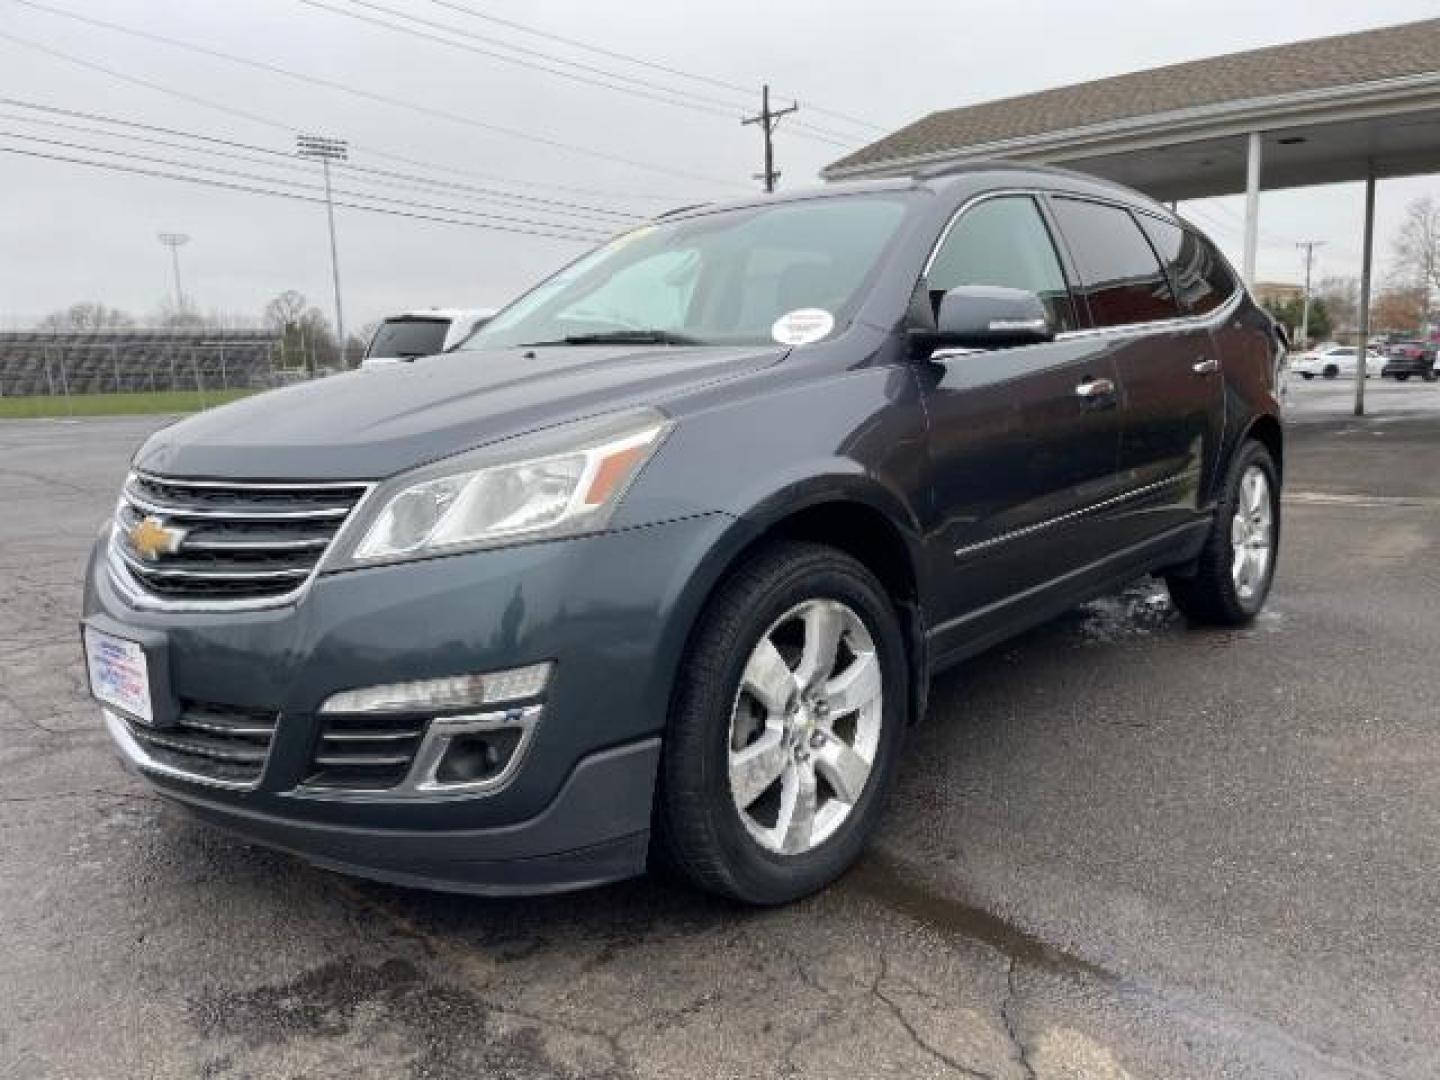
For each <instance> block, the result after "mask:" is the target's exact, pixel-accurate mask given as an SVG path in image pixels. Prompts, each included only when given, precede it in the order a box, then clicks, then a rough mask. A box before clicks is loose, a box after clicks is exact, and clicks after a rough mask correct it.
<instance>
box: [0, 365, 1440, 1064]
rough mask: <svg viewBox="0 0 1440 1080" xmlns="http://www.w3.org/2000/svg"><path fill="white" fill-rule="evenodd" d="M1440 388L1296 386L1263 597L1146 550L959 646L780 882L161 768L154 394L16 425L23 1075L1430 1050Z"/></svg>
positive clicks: (8, 914) (15, 1043)
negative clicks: (397, 840) (824, 855)
mask: <svg viewBox="0 0 1440 1080" xmlns="http://www.w3.org/2000/svg"><path fill="white" fill-rule="evenodd" d="M1435 389H1436V388H1431V387H1424V386H1416V387H1398V386H1393V385H1386V386H1376V387H1374V388H1372V389H1371V390H1370V391H1369V393H1370V398H1371V404H1372V407H1373V408H1374V409H1375V410H1376V413H1377V414H1376V415H1375V416H1374V417H1372V418H1369V419H1366V420H1363V421H1356V420H1353V419H1352V418H1350V417H1349V416H1348V415H1347V414H1346V411H1345V406H1346V396H1347V394H1348V393H1349V387H1348V385H1347V384H1339V385H1323V386H1312V385H1310V384H1305V385H1301V386H1297V387H1294V388H1292V392H1291V407H1292V420H1293V426H1292V430H1291V433H1290V439H1291V442H1290V450H1289V457H1290V461H1289V476H1288V487H1287V504H1286V508H1285V515H1284V528H1285V535H1284V540H1283V550H1282V556H1281V562H1280V571H1279V577H1278V580H1277V583H1276V587H1275V592H1274V595H1273V597H1272V600H1271V604H1270V607H1269V610H1268V611H1267V612H1266V613H1265V615H1264V616H1263V617H1262V618H1261V619H1260V620H1259V621H1258V622H1257V623H1256V624H1255V625H1254V626H1253V627H1251V628H1248V629H1245V630H1242V631H1238V632H1211V631H1199V630H1194V629H1191V628H1188V627H1187V626H1185V625H1184V623H1183V622H1182V621H1181V620H1180V619H1179V618H1178V617H1177V616H1176V615H1175V614H1174V612H1173V611H1172V610H1171V609H1170V608H1169V606H1168V604H1167V602H1166V601H1165V599H1164V595H1163V590H1160V589H1159V588H1158V587H1157V586H1156V585H1155V584H1154V583H1153V582H1149V581H1144V582H1138V583H1136V584H1135V585H1134V586H1132V587H1131V588H1129V589H1127V590H1125V591H1124V592H1122V593H1120V594H1118V595H1116V596H1113V597H1108V598H1106V599H1104V600H1101V601H1098V602H1096V603H1094V604H1091V605H1088V606H1086V607H1084V608H1082V609H1079V610H1077V611H1075V612H1073V613H1071V614H1069V615H1067V616H1065V617H1063V618H1061V619H1059V620H1057V621H1056V622H1054V623H1052V624H1050V625H1048V626H1046V627H1044V628H1042V629H1039V630H1037V631H1035V632H1033V633H1031V634H1029V635H1027V636H1025V637H1024V638H1021V639H1019V640H1017V641H1014V642H1012V643H1010V644H1008V645H1005V646H1002V647H1000V648H998V649H996V650H994V651H992V652H990V653H988V654H986V655H985V656H983V657H981V658H979V659H977V660H975V661H973V662H971V663H969V664H967V665H965V666H964V667H962V668H960V669H958V670H956V671H952V672H949V673H947V674H946V675H944V676H942V677H941V678H940V679H939V680H938V681H937V684H936V687H935V691H934V695H933V704H932V708H931V715H930V717H929V718H928V720H927V721H926V723H925V724H923V725H922V726H921V727H919V728H917V729H916V730H915V731H914V732H913V734H912V736H911V738H910V740H909V744H908V748H907V751H906V757H907V761H906V765H905V768H904V770H903V776H902V779H901V781H900V785H899V790H898V793H897V797H896V798H895V799H894V800H893V802H892V804H891V807H890V809H889V812H888V814H887V816H886V818H885V821H884V825H883V828H882V830H881V835H880V837H879V839H878V841H877V842H876V844H875V845H874V847H873V849H872V851H871V853H870V854H869V855H868V856H867V858H866V859H865V860H864V861H863V862H862V863H861V864H860V865H859V866H858V867H857V868H856V869H855V871H854V872H852V873H851V874H850V875H849V876H848V877H846V878H845V879H844V880H843V881H841V882H840V883H839V884H838V885H836V886H835V887H834V888H832V889H830V890H829V891H827V892H826V893H824V894H822V895H820V896H817V897H814V898H812V899H810V900H808V901H805V902H803V903H800V904H796V905H794V906H792V907H789V908H786V909H783V910H777V911H764V912H756V911H749V910H743V909H738V908H736V907H734V906H732V905H729V904H726V903H722V902H719V901H715V900H711V899H708V898H705V897H701V896H698V895H695V894H693V893H690V892H687V891H685V890H684V889H682V888H679V887H677V886H675V885H673V884H671V883H668V882H664V881H658V880H651V879H642V880H637V881H633V882H627V883H625V884H621V885H616V886H612V887H609V888H605V889H601V890H597V891H593V892H588V893H581V894H576V895H572V896H565V897H553V898H547V899H541V900H526V901H507V902H499V901H482V900H475V899H469V898H464V897H453V896H444V895H439V894H433V893H424V892H415V891H407V890H403V889H399V888H391V887H386V886H380V885H374V884H369V883H365V882H359V881H353V880H348V879H345V878H342V877H338V876H335V875H333V874H330V873H327V872H324V871H320V870H316V869H312V868H310V867H308V866H306V865H305V864H303V863H300V862H298V861H295V860H293V859H291V858H289V857H287V856H284V855H279V854H275V853H272V852H268V851H265V850H263V849H260V848H255V847H250V846H247V845H246V844H244V843H241V842H239V841H236V840H233V839H231V838H229V837H227V836H224V835H221V834H218V833H215V832H212V831H211V830H209V829H208V828H206V827H204V826H202V825H200V824H198V823H195V822H193V821H191V820H190V819H188V818H187V817H186V816H185V815H184V814H183V813H182V812H180V811H179V810H177V809H174V808H172V807H171V806H170V805H168V804H166V803H162V802H161V801H159V800H158V799H156V798H155V797H153V796H151V795H150V794H149V793H148V792H147V791H146V789H145V787H144V786H143V785H142V784H140V783H138V782H137V781H135V780H134V779H132V778H131V777H129V776H128V774H126V773H125V772H124V771H122V770H121V768H120V767H119V765H118V764H117V762H116V760H115V759H114V757H113V755H112V753H111V751H110V749H109V747H108V745H107V744H106V740H105V737H104V735H103V733H102V732H101V730H100V726H99V723H98V719H97V716H96V711H95V709H94V708H93V707H92V706H91V705H90V704H89V703H88V702H87V700H86V697H85V688H84V677H83V673H82V670H81V664H80V657H79V645H78V634H77V630H76V618H77V612H78V607H79V601H80V575H81V571H82V567H83V562H84V558H85V553H86V551H87V549H88V547H89V544H90V542H91V539H92V537H93V536H94V534H95V531H96V529H97V528H98V526H99V525H100V523H101V521H102V519H103V518H104V517H105V515H106V513H107V511H108V510H109V509H110V507H111V506H112V504H113V501H114V496H115V491H116V488H117V485H118V483H119V481H120V479H121V476H122V474H123V472H124V468H125V463H126V461H127V459H128V456H129V453H130V452H131V450H132V449H133V448H134V447H135V446H136V445H137V444H138V443H139V441H140V440H141V439H142V438H143V437H144V436H145V435H146V434H147V433H148V432H149V431H150V430H152V429H153V428H154V427H155V426H158V423H159V421H157V420H144V419H142V420H134V419H124V420H121V419H116V420H92V421H86V422H80V423H61V422H45V421H31V422H11V423H4V424H0V507H3V508H4V511H5V512H4V513H3V514H0V582H3V585H4V588H3V589H0V926H3V929H4V948H3V950H0V1078H6V1080H8V1078H10V1077H17V1078H21V1077H23V1078H29V1077H67V1078H71V1077H73V1078H87V1080H88V1078H102V1077H105V1078H108V1077H138V1076H145V1077H153V1078H168V1077H215V1078H222V1077H223V1078H239V1077H302V1076H304V1077H322V1076H342V1075H343V1076H348V1077H396V1076H413V1077H435V1078H448V1077H514V1078H529V1077H614V1078H629V1077H695V1076H704V1077H707V1078H728V1077H817V1078H838V1077H846V1078H863V1077H903V1078H919V1077H986V1078H994V1080H1012V1078H1013V1080H1023V1078H1036V1080H1049V1078H1106V1080H1110V1078H1122V1077H1133V1078H1141V1077H1157V1078H1160V1077H1164V1078H1171V1077H1197V1078H1198V1077H1227V1078H1229V1077H1304V1078H1307V1080H1308V1078H1314V1077H1400V1078H1411V1077H1414V1078H1420V1077H1431V1076H1434V1075H1435V1072H1436V1065H1435V1063H1436V1061H1437V1060H1440V943H1437V942H1440V936H1437V934H1436V933H1435V928H1436V926H1437V925H1440V394H1437V393H1435Z"/></svg>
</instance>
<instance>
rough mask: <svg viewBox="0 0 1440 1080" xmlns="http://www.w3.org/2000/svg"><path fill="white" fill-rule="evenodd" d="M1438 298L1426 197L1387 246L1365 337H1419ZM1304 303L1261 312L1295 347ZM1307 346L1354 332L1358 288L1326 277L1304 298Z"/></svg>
mask: <svg viewBox="0 0 1440 1080" xmlns="http://www.w3.org/2000/svg"><path fill="white" fill-rule="evenodd" d="M1437 292H1440V204H1437V203H1436V202H1435V200H1434V199H1432V198H1430V197H1429V196H1428V195H1427V196H1425V197H1423V198H1419V199H1415V200H1413V201H1412V202H1411V203H1410V204H1409V206H1407V207H1406V208H1405V217H1404V219H1403V220H1402V221H1401V223H1400V227H1399V229H1397V230H1396V233H1395V236H1394V237H1393V239H1392V241H1391V247H1390V261H1389V264H1388V265H1387V267H1386V269H1385V271H1384V273H1383V274H1382V275H1381V277H1380V283H1379V285H1378V286H1377V287H1372V289H1371V297H1370V333H1371V335H1372V336H1376V335H1390V336H1394V337H1403V338H1410V337H1422V336H1424V335H1425V334H1426V333H1427V332H1428V331H1429V329H1430V327H1431V326H1433V325H1434V323H1435V320H1436V304H1435V297H1436V294H1437ZM1304 306H1305V301H1304V298H1303V297H1300V296H1285V297H1273V298H1269V299H1268V300H1267V301H1266V302H1265V307H1266V309H1267V310H1268V311H1269V312H1270V314H1272V315H1274V316H1275V317H1276V318H1277V319H1279V320H1280V321H1281V322H1282V323H1284V324H1285V326H1286V327H1288V328H1289V330H1290V338H1291V340H1292V341H1295V342H1297V343H1298V342H1299V340H1300V327H1301V325H1302V323H1303V322H1304ZM1309 326H1310V340H1311V341H1324V340H1325V339H1327V338H1329V337H1331V336H1332V335H1334V334H1335V333H1337V332H1342V331H1351V332H1353V331H1355V330H1358V329H1359V326H1360V282H1359V280H1358V279H1357V278H1353V277H1345V276H1340V275H1331V276H1328V277H1323V278H1321V279H1320V280H1319V282H1317V283H1316V284H1315V286H1314V288H1313V289H1312V290H1311V293H1310V323H1309Z"/></svg>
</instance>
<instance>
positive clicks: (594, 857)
mask: <svg viewBox="0 0 1440 1080" xmlns="http://www.w3.org/2000/svg"><path fill="white" fill-rule="evenodd" d="M734 526H735V522H734V519H731V518H729V517H727V516H725V515H720V514H711V515H702V516H697V517H692V518H688V519H685V520H682V521H676V522H672V523H669V524H665V525H657V526H651V527H646V528H637V529H630V530H626V531H623V532H616V533H609V534H604V535H600V536H594V537H586V538H580V539H573V540H563V541H550V542H544V543H536V544H530V545H524V546H517V547H514V548H507V549H502V550H496V551H487V552H477V553H474V554H468V555H459V556H452V557H449V558H442V559H434V560H428V561H424V562H416V563H409V564H403V565H397V566H389V567H380V568H375V569H367V570H355V571H347V572H344V573H337V574H328V575H321V576H320V577H319V578H317V579H316V580H315V582H314V584H313V586H312V587H311V589H310V590H309V591H308V592H307V594H306V595H305V596H304V597H303V598H302V599H301V600H300V601H299V602H298V603H296V604H293V605H291V606H288V607H284V608H276V609H271V610H260V611H227V612H207V613H194V612H186V613H172V612H154V611H140V610H137V609H134V608H131V607H130V606H128V605H127V604H126V602H125V600H124V599H123V597H122V595H121V594H120V593H119V592H117V590H116V589H115V587H114V585H113V584H112V582H111V580H110V578H109V574H108V571H107V569H106V566H105V559H104V553H103V545H101V546H99V547H97V552H96V556H95V557H94V558H92V562H91V567H90V572H89V577H88V581H87V587H86V597H85V616H86V620H87V622H89V623H91V624H92V625H96V626H98V627H101V628H103V629H106V630H107V631H109V632H111V633H116V634H119V635H121V636H125V635H127V634H128V635H129V636H131V637H132V638H134V639H137V640H143V641H144V642H145V643H146V647H147V649H149V650H151V651H152V652H153V653H154V654H155V655H157V656H158V657H160V658H161V662H160V663H157V664H156V665H155V668H156V669H157V670H159V671H161V672H163V673H164V674H163V680H164V683H165V685H163V686H158V687H156V688H155V690H156V693H157V694H158V695H159V696H160V697H161V698H168V699H170V700H173V701H175V702H191V701H198V702H203V703H215V704H218V705H223V706H226V707H232V708H249V709H267V710H273V711H275V712H277V713H278V714H279V720H278V722H277V723H276V726H275V729H274V735H273V737H272V740H271V742H270V745H269V749H268V755H267V757H266V759H265V762H264V765H263V770H262V771H261V772H260V773H259V775H258V778H257V779H255V780H254V781H253V782H252V783H246V784H233V783H232V784H219V783H216V782H214V781H213V780H207V779H205V778H203V777H195V776H192V775H187V774H186V773H185V772H184V771H183V770H180V771H177V770H175V769H173V768H169V767H167V766H166V765H165V763H164V762H162V761H160V760H158V759H157V758H156V757H152V756H150V755H148V754H147V753H146V751H145V748H144V747H142V746H141V745H139V744H138V743H137V741H136V740H135V739H134V738H133V737H132V736H131V734H130V729H129V728H128V727H127V725H126V723H125V722H124V721H122V720H121V719H119V718H118V717H116V716H115V715H113V714H110V715H108V716H107V717H106V724H107V727H108V728H109V730H110V733H111V735H112V737H113V739H114V741H115V743H116V745H117V747H118V749H119V750H120V752H121V754H122V757H123V758H124V759H125V761H126V763H127V764H128V765H129V766H130V767H131V768H133V769H135V770H136V771H138V772H140V773H141V774H142V775H144V776H145V777H146V779H147V780H149V781H150V782H151V783H152V784H153V785H154V786H155V787H156V788H157V789H158V790H159V791H160V792H161V793H163V794H165V795H167V796H169V797H170V798H172V799H174V800H176V801H178V802H180V803H181V804H183V805H184V806H186V807H187V808H188V809H190V810H192V811H193V812H194V813H196V814H197V815H199V816H200V817H201V818H204V819H206V820H208V821H211V822H214V823H216V824H218V825H221V826H223V827H225V828H227V829H229V830H231V831H233V832H236V833H239V834H241V835H243V836H245V837H247V838H249V839H252V840H255V841H258V842H260V843H264V844H267V845H271V846H274V847H278V848H283V849H286V850H290V851H293V852H296V853H298V854H300V855H303V856H304V857H306V858H308V859H310V860H312V861H314V862H316V863H318V864H321V865H325V866H329V867H332V868H335V869H340V870H344V871H348V872H352V873H357V874H361V875H364V876H369V877H374V878H379V879H383V880H387V881H393V882H398V883H403V884H423V885H429V886H433V887H439V888H448V889H457V890H463V891H473V892H495V893H510V892H534V891H545V890H550V889H557V888H566V887H576V886H581V885H586V884H592V883H595V882H599V881H605V880H613V879H616V878H621V877H625V876H629V875H631V874H635V873H638V872H640V871H641V870H643V868H644V865H645V854H646V850H647V848H648V831H649V827H650V815H651V805H652V800H653V791H654V778H655V772H656V768H657V764H658V760H659V752H660V750H659V748H660V741H659V734H660V731H661V728H662V726H663V724H664V719H665V715H666V711H667V707H668V702H669V697H670V688H671V683H672V680H673V677H674V673H675V670H676V668H677V666H678V663H679V660H680V655H681V651H682V649H683V647H684V641H685V638H686V635H687V634H688V631H689V627H690V625H691V623H692V622H693V619H694V617H695V614H696V613H697V611H698V609H699V604H700V603H701V602H702V601H703V596H704V592H705V591H707V584H706V583H707V575H706V573H705V572H704V570H703V567H704V566H706V565H707V564H708V563H709V562H710V561H712V560H713V559H714V557H715V552H716V550H717V549H719V548H723V547H724V546H725V543H726V538H727V536H728V535H729V534H730V533H731V532H733V531H734V529H733V527H734ZM547 660H549V661H554V662H555V668H554V672H553V675H552V678H551V681H550V684H549V686H548V687H547V689H546V692H545V696H544V699H543V701H542V702H540V703H539V707H540V712H539V718H538V720H537V721H536V722H535V724H534V728H533V732H532V733H531V737H530V739H529V744H528V746H527V747H526V748H525V752H524V756H523V759H521V760H520V761H519V763H518V767H517V768H516V770H515V772H514V774H513V776H512V777H510V778H509V779H508V781H507V783H506V784H505V785H504V786H503V787H500V788H498V789H497V790H494V791H488V792H484V793H480V794H476V793H451V792H437V793H433V794H432V793H426V792H416V791H413V790H412V791H405V792H401V791H398V790H397V791H376V790H356V791H348V790H336V789H333V788H317V787H314V786H310V785H308V784H307V777H309V776H310V775H311V772H312V770H313V767H314V761H315V756H316V753H317V749H316V748H317V746H318V745H319V742H320V734H321V718H320V717H319V716H318V715H317V710H318V707H319V705H320V703H321V702H323V701H324V700H325V699H326V698H328V697H329V696H330V695H332V694H334V693H336V692H338V691H340V690H345V689H353V688H356V687H362V686H369V685H375V684H380V683H391V682H405V681H409V680H416V679H428V678H435V677H439V676H444V675H453V674H463V673H470V672H487V671H499V670H505V669H509V668H515V667H520V666H524V665H527V664H533V663H540V662H542V661H547ZM155 678H157V676H155V675H153V674H152V681H153V680H154V679H155Z"/></svg>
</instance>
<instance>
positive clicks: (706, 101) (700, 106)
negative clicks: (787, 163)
mask: <svg viewBox="0 0 1440 1080" xmlns="http://www.w3.org/2000/svg"><path fill="white" fill-rule="evenodd" d="M297 2H298V3H301V4H304V5H305V6H306V7H312V8H315V9H317V10H319V11H324V12H328V13H329V14H331V15H339V16H341V17H342V18H346V19H354V20H357V21H359V22H363V23H366V24H368V25H370V26H374V27H378V28H380V29H383V30H393V31H395V32H396V33H400V34H407V35H409V36H410V37H415V38H419V39H420V40H422V41H430V42H434V43H435V44H438V45H447V46H449V47H450V48H452V49H461V50H463V51H465V52H469V53H475V54H477V55H480V56H488V57H490V58H492V59H495V60H501V61H503V62H505V63H509V64H516V65H518V66H519V67H523V68H525V69H526V70H527V71H541V72H545V73H547V74H550V75H558V76H560V77H561V78H564V79H572V80H574V81H576V82H580V83H583V84H585V85H587V86H598V87H601V88H603V89H607V90H614V91H617V92H618V93H622V94H629V95H631V96H632V97H637V98H641V99H643V100H646V101H654V102H659V103H660V104H662V105H671V106H674V107H676V108H681V109H690V110H692V111H694V112H700V113H704V114H706V115H709V116H722V117H725V118H727V119H728V118H731V117H733V116H735V114H736V113H737V112H739V111H740V106H739V105H736V104H732V103H731V102H728V101H721V100H719V99H717V98H711V97H702V96H699V95H696V94H693V93H691V92H690V91H687V90H680V89H678V88H676V87H669V86H664V85H662V84H659V83H654V82H649V81H647V80H644V79H637V78H635V77H634V76H632V75H625V74H623V73H621V72H616V71H610V70H607V69H605V68H599V67H595V66H593V65H590V64H581V63H579V62H577V61H574V60H565V59H563V58H561V57H557V56H553V55H551V54H549V53H544V52H541V51H539V50H538V49H527V48H525V47H524V46H521V45H512V44H509V43H508V42H497V41H495V39H493V38H487V37H484V36H482V35H480V34H476V33H473V32H472V31H469V30H464V29H462V28H460V27H457V26H452V25H450V24H448V23H442V22H436V21H434V20H433V19H424V18H421V17H420V16H418V15H411V14H410V13H409V12H405V11H397V10H395V9H394V8H390V7H386V6H385V5H384V4H377V3H373V2H371V0H348V2H349V3H350V4H352V5H355V6H357V7H362V8H367V9H369V10H371V11H379V12H382V13H384V14H386V15H388V16H390V17H391V18H394V19H403V20H407V21H409V22H413V23H418V24H420V25H422V26H428V27H432V28H434V29H437V30H443V31H444V32H445V33H448V34H454V35H456V36H458V37H462V38H466V39H468V40H469V41H480V42H485V43H487V44H491V45H499V46H500V47H502V48H506V49H513V50H515V51H516V52H518V53H521V54H522V56H533V57H539V58H541V59H543V60H545V61H547V62H549V63H554V64H565V65H569V66H573V67H575V68H577V69H579V70H580V71H583V72H590V73H593V74H598V75H601V76H604V78H592V77H591V76H590V75H581V74H575V73H574V72H570V71H562V70H558V69H556V68H553V67H545V66H543V65H541V64H536V63H533V62H532V61H530V60H526V59H523V58H522V56H509V55H506V54H505V53H501V52H496V51H495V50H494V49H488V48H483V47H480V46H476V45H471V44H467V43H466V42H464V41H453V40H451V39H450V38H447V37H441V36H440V35H438V34H431V33H427V32H426V31H424V30H417V29H415V28H414V27H412V26H405V25H401V24H398V23H394V22H387V21H385V20H384V19H377V18H375V17H373V16H370V15H365V14H362V13H361V12H358V11H350V10H347V9H345V8H340V7H334V6H332V5H331V4H329V3H326V2H325V0H297ZM616 79H620V80H624V81H625V82H629V83H633V84H635V85H633V86H625V85H621V84H620V83H618V82H615V81H613V80H616ZM682 95H683V96H682ZM796 134H798V135H802V136H803V137H806V138H811V139H815V140H817V141H819V142H825V143H829V144H830V145H832V146H838V147H842V148H845V149H849V148H850V147H851V146H853V145H854V140H853V139H849V138H847V137H846V136H845V135H844V133H842V132H836V131H828V130H826V129H824V128H819V127H815V126H814V125H803V126H799V127H797V128H796Z"/></svg>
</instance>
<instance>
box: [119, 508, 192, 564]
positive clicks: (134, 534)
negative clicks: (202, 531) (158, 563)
mask: <svg viewBox="0 0 1440 1080" xmlns="http://www.w3.org/2000/svg"><path fill="white" fill-rule="evenodd" d="M184 539H185V530H184V529H177V528H174V527H172V526H170V525H166V524H165V522H163V521H161V520H160V519H159V518H158V517H147V518H142V519H141V520H140V521H137V522H136V523H135V524H134V525H132V526H131V527H130V546H131V547H133V548H134V549H135V554H137V555H139V556H140V557H141V558H142V559H144V560H145V561H146V562H154V561H155V560H156V559H158V558H159V557H160V556H161V555H174V554H175V553H176V552H177V551H179V550H180V543H181V541H183V540H184Z"/></svg>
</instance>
